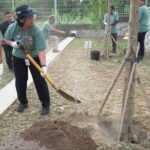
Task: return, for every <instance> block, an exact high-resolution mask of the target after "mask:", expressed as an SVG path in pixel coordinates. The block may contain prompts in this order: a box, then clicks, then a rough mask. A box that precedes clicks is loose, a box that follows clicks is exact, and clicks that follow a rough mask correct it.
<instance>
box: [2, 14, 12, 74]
mask: <svg viewBox="0 0 150 150" xmlns="http://www.w3.org/2000/svg"><path fill="white" fill-rule="evenodd" d="M13 22H14V17H13V15H12V13H11V12H5V20H4V21H3V22H2V23H1V24H0V31H1V33H2V35H3V36H4V34H5V32H6V30H7V28H8V26H9V25H10V24H12V23H13ZM3 49H4V53H5V59H6V63H7V66H8V69H9V71H10V72H13V64H12V47H11V46H9V45H6V44H3Z"/></svg>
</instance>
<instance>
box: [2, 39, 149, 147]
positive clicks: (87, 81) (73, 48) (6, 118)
mask: <svg viewBox="0 0 150 150" xmlns="http://www.w3.org/2000/svg"><path fill="white" fill-rule="evenodd" d="M85 40H87V39H75V40H74V41H73V42H72V43H71V44H70V45H69V46H68V47H67V48H66V49H65V50H64V51H62V52H61V53H60V55H58V56H57V57H56V59H55V60H54V61H53V62H52V63H50V65H49V66H48V74H49V75H50V77H52V79H53V80H54V82H55V83H56V85H57V86H58V87H60V88H61V89H62V90H64V91H65V92H67V93H68V94H70V95H72V96H75V97H76V98H77V99H80V100H81V101H82V103H80V104H75V103H71V102H70V101H68V100H66V99H64V98H63V97H61V96H60V95H59V94H58V93H57V92H56V91H55V90H54V89H53V88H51V86H50V85H49V89H50V95H51V107H50V114H49V115H48V116H45V117H43V116H40V112H41V104H40V102H39V100H38V96H37V92H36V89H35V86H34V84H32V85H31V86H30V87H29V88H28V91H27V93H28V100H29V107H28V109H26V110H25V112H24V113H22V114H19V113H17V112H16V108H17V105H18V101H17V102H16V103H14V104H13V105H12V106H11V107H9V109H8V110H7V111H6V113H4V114H3V115H2V116H1V117H0V140H3V139H4V138H6V137H8V136H9V135H10V136H11V134H12V133H17V135H18V133H20V131H25V130H24V129H26V127H29V126H30V125H31V124H33V123H35V122H37V121H38V122H39V121H44V120H51V121H53V120H60V119H61V120H63V121H65V122H70V123H71V125H74V126H77V127H78V128H80V129H81V131H84V132H86V133H88V134H90V136H91V137H92V139H93V140H94V141H95V143H96V145H98V147H97V149H96V150H114V145H112V144H113V143H117V140H116V139H117V137H118V131H119V127H120V115H121V108H122V93H123V88H124V86H123V85H124V72H122V74H121V76H120V78H119V79H118V82H117V83H116V85H115V87H114V89H113V90H112V93H111V95H110V97H109V99H108V101H107V103H106V105H105V107H104V109H103V112H102V116H99V117H98V118H95V117H96V115H97V113H98V112H99V109H100V106H101V104H102V102H103V100H104V98H105V96H106V92H107V90H108V87H109V86H110V84H111V83H112V80H113V79H114V77H115V74H116V73H117V71H118V68H119V66H120V64H121V62H122V57H123V54H122V53H121V51H117V54H115V55H112V54H111V53H110V54H111V55H112V57H110V58H109V61H106V59H103V57H102V56H103V53H101V54H102V55H101V56H100V59H99V61H94V60H91V59H90V55H89V52H90V51H88V50H85V49H84V42H85ZM119 44H120V43H119ZM93 47H94V46H93ZM95 47H96V46H95ZM137 71H138V74H139V76H140V78H141V82H142V84H143V85H144V88H145V90H146V93H147V94H148V96H150V78H149V74H150V61H149V59H144V60H143V61H141V62H140V63H138V64H137ZM1 100H3V101H4V100H5V99H1ZM134 105H135V109H134V120H135V121H137V122H140V124H141V125H140V124H139V126H136V128H135V133H136V134H135V138H136V137H139V136H140V138H138V140H139V142H138V143H139V144H135V143H134V144H133V143H119V150H129V149H132V150H149V147H150V134H149V133H150V112H149V109H148V108H147V106H148V105H147V103H146V101H145V99H144V98H143V96H142V93H141V91H140V90H139V87H138V85H137V84H136V91H135V103H134ZM134 125H137V124H134ZM43 126H44V123H43ZM30 127H31V126H30ZM46 131H47V132H48V129H47V130H46ZM139 131H140V132H139ZM43 132H44V130H43ZM63 132H64V131H63ZM142 133H146V135H145V134H143V135H142ZM50 135H51V133H50ZM69 140H70V139H69ZM2 143H3V144H4V145H5V146H6V147H8V146H9V148H6V147H5V149H4V146H3V144H2ZM14 143H17V145H15V144H14ZM27 144H28V145H29V146H30V147H27V146H28V145H27ZM63 145H64V144H63ZM120 145H121V146H120ZM15 146H16V148H15ZM33 146H34V147H33ZM20 147H21V148H23V147H24V148H26V149H20ZM31 147H32V148H31ZM17 148H18V150H30V149H32V150H47V148H46V147H44V146H40V142H37V141H33V140H32V141H31V140H30V141H25V140H23V138H20V136H17V137H16V136H14V137H12V136H11V138H9V139H5V140H4V141H2V142H1V141H0V150H16V149H17ZM54 150H55V149H54ZM60 150H61V149H60ZM71 150H73V149H71Z"/></svg>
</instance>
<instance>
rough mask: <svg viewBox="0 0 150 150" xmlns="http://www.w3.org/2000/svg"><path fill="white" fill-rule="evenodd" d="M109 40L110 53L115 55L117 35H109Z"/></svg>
mask: <svg viewBox="0 0 150 150" xmlns="http://www.w3.org/2000/svg"><path fill="white" fill-rule="evenodd" d="M111 36H112V37H111V40H112V52H113V53H116V41H117V33H111Z"/></svg>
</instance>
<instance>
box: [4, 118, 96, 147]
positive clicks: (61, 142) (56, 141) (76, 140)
mask: <svg viewBox="0 0 150 150" xmlns="http://www.w3.org/2000/svg"><path fill="white" fill-rule="evenodd" d="M19 137H20V138H22V140H19V142H17V141H16V140H15V141H14V142H9V143H11V149H12V147H14V148H15V149H19V150H24V149H28V150H31V149H32V150H33V148H34V147H36V150H37V146H39V147H38V150H43V148H44V149H48V150H96V148H97V146H96V144H95V142H94V140H93V139H92V138H91V137H90V135H89V134H87V133H86V132H84V131H82V130H81V129H79V128H77V127H75V126H72V125H70V124H69V123H66V122H63V121H47V120H45V121H41V122H37V123H35V124H33V125H31V126H30V127H29V128H27V129H26V130H24V131H23V132H21V133H20V134H19ZM5 143H6V141H5ZM7 143H8V142H7ZM21 143H22V144H21ZM20 144H21V145H22V146H21V147H20ZM3 146H4V147H3V148H4V149H5V145H3ZM4 149H3V150H4ZM34 149H35V148H34Z"/></svg>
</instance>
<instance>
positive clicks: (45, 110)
mask: <svg viewBox="0 0 150 150" xmlns="http://www.w3.org/2000/svg"><path fill="white" fill-rule="evenodd" d="M48 114H49V107H43V108H42V111H41V115H42V116H44V115H48Z"/></svg>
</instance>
